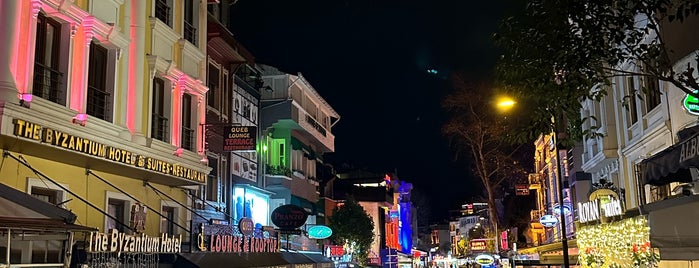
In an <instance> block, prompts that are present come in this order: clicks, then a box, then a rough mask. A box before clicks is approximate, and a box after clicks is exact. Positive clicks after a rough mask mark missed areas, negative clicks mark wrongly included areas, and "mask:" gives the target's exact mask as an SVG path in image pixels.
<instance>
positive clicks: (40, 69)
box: [32, 63, 63, 103]
mask: <svg viewBox="0 0 699 268" xmlns="http://www.w3.org/2000/svg"><path fill="white" fill-rule="evenodd" d="M61 76H63V73H61V72H59V71H58V70H54V69H52V68H51V67H48V66H45V65H43V64H41V63H34V88H33V90H32V94H33V95H34V96H37V97H40V98H42V99H46V100H49V101H51V102H55V103H58V102H59V99H58V97H59V96H60V93H61V91H60V85H61Z"/></svg>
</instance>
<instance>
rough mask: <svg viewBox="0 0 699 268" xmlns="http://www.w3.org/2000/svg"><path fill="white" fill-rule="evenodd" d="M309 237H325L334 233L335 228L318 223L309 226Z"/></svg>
mask: <svg viewBox="0 0 699 268" xmlns="http://www.w3.org/2000/svg"><path fill="white" fill-rule="evenodd" d="M306 232H308V238H311V239H325V238H328V237H330V236H331V235H332V234H333V230H332V229H330V227H328V226H325V225H316V226H312V227H311V228H308V230H307V231H306Z"/></svg>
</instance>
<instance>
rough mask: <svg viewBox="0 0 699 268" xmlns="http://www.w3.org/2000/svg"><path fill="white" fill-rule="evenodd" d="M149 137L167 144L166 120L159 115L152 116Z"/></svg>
mask: <svg viewBox="0 0 699 268" xmlns="http://www.w3.org/2000/svg"><path fill="white" fill-rule="evenodd" d="M152 120H153V125H152V127H151V135H152V137H153V138H155V139H158V140H161V141H164V142H168V135H167V134H168V119H167V118H166V117H165V116H162V115H159V114H153V118H152Z"/></svg>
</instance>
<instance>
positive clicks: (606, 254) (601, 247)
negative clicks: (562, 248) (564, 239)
mask: <svg viewBox="0 0 699 268" xmlns="http://www.w3.org/2000/svg"><path fill="white" fill-rule="evenodd" d="M576 233H577V237H578V239H577V243H578V248H580V249H581V251H580V254H579V259H580V264H581V265H582V266H583V267H602V268H607V267H609V268H621V267H638V266H639V264H638V263H634V251H633V248H634V245H646V244H649V243H650V227H648V221H647V219H646V218H645V217H644V216H639V217H634V218H629V219H624V220H621V221H615V222H610V223H602V224H598V225H589V226H580V228H579V229H578V231H577V232H576ZM651 252H652V254H651V256H650V257H653V258H657V257H658V256H657V250H656V249H652V248H651ZM650 264H651V266H652V265H654V264H655V263H653V262H652V261H651V262H650Z"/></svg>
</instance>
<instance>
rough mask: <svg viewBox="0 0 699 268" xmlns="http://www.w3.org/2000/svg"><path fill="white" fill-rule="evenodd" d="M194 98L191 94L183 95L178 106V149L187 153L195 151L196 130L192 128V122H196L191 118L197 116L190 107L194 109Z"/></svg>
mask: <svg viewBox="0 0 699 268" xmlns="http://www.w3.org/2000/svg"><path fill="white" fill-rule="evenodd" d="M194 98H195V96H193V95H191V94H188V93H183V94H182V99H181V104H180V115H181V117H180V128H181V135H180V147H181V148H183V149H186V150H189V151H192V150H194V149H195V147H196V145H195V144H196V138H197V136H196V129H195V128H194V126H193V122H196V120H194V118H192V117H193V116H194V115H196V114H197V112H196V111H193V110H192V109H193V108H192V107H195V106H194V104H193V103H192V101H193V99H194ZM187 138H189V139H187Z"/></svg>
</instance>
